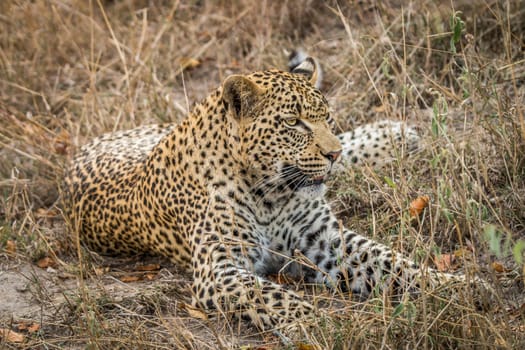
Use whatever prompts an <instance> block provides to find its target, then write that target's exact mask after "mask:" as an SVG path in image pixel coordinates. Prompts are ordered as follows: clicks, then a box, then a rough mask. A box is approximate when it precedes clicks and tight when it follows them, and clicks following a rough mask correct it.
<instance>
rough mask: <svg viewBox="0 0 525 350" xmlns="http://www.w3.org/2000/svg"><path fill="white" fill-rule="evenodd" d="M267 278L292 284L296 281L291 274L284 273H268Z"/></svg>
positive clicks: (279, 282) (280, 282)
mask: <svg viewBox="0 0 525 350" xmlns="http://www.w3.org/2000/svg"><path fill="white" fill-rule="evenodd" d="M267 278H268V279H269V280H270V281H272V282H275V283H278V284H292V283H294V282H296V281H295V280H294V279H293V277H292V276H290V275H287V274H285V273H277V274H271V275H268V276H267Z"/></svg>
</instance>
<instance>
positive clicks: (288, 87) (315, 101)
mask: <svg viewBox="0 0 525 350" xmlns="http://www.w3.org/2000/svg"><path fill="white" fill-rule="evenodd" d="M248 78H250V79H251V80H252V81H253V82H254V83H255V84H257V85H258V86H259V87H260V88H261V89H262V90H264V91H265V96H266V98H267V99H268V100H269V101H270V103H271V104H272V105H273V106H274V107H275V109H276V111H277V112H282V113H292V114H294V115H300V116H301V117H303V118H307V119H310V120H312V121H318V120H324V119H326V115H327V114H328V102H327V101H326V98H325V97H324V96H323V94H322V93H321V92H320V91H319V90H318V89H316V88H315V87H313V86H312V85H311V84H310V82H309V81H308V80H307V79H306V78H305V77H304V76H303V75H300V74H293V73H288V72H283V71H280V70H268V71H263V72H256V73H253V74H250V75H249V76H248Z"/></svg>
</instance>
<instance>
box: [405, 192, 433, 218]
mask: <svg viewBox="0 0 525 350" xmlns="http://www.w3.org/2000/svg"><path fill="white" fill-rule="evenodd" d="M429 201H430V197H429V196H419V197H417V198H416V199H414V200H413V201H412V202H410V207H409V209H408V211H409V212H410V216H411V217H417V216H419V214H421V212H422V211H423V209H425V208H426V207H427V206H428V202H429Z"/></svg>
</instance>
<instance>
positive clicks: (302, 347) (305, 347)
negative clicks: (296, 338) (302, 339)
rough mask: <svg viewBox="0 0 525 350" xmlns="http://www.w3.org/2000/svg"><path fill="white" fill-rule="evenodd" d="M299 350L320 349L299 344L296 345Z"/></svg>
mask: <svg viewBox="0 0 525 350" xmlns="http://www.w3.org/2000/svg"><path fill="white" fill-rule="evenodd" d="M296 347H297V350H317V349H319V347H317V346H315V345H311V344H305V343H297V344H296Z"/></svg>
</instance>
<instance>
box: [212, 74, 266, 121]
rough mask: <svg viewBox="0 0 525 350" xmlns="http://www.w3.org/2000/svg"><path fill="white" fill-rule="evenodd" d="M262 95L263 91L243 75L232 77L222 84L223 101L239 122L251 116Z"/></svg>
mask: <svg viewBox="0 0 525 350" xmlns="http://www.w3.org/2000/svg"><path fill="white" fill-rule="evenodd" d="M261 95H262V90H261V89H260V88H259V87H258V86H257V85H255V83H254V82H252V81H251V80H250V79H248V78H246V77H245V76H242V75H231V76H229V77H228V78H226V80H225V81H224V83H223V84H222V100H223V101H224V103H225V106H226V108H227V109H229V110H230V111H231V112H232V114H233V116H234V118H235V119H237V120H241V119H242V118H244V117H246V116H248V115H249V114H250V112H251V111H252V110H253V108H254V107H255V106H256V104H257V102H258V100H259V98H260V96H261Z"/></svg>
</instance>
